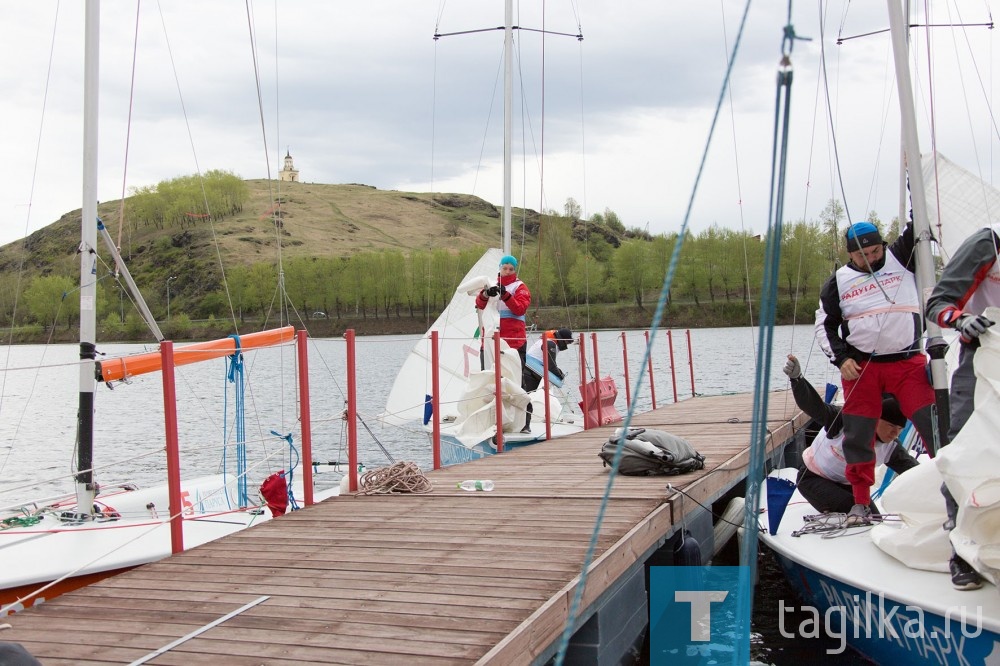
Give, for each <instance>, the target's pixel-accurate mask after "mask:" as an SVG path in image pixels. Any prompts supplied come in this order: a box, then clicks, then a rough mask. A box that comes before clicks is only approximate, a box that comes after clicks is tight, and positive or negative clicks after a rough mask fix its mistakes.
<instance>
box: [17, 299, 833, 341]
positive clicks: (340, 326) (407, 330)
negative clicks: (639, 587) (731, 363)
mask: <svg viewBox="0 0 1000 666" xmlns="http://www.w3.org/2000/svg"><path fill="white" fill-rule="evenodd" d="M655 305H656V304H655V303H652V304H649V305H647V306H645V307H644V308H639V307H637V306H635V305H621V304H618V305H599V306H591V307H586V306H571V307H569V308H556V307H550V308H538V309H533V310H529V312H528V323H529V325H531V324H533V325H534V326H535V328H536V329H537V330H547V329H553V328H560V327H563V326H568V327H570V328H572V329H573V330H574V331H584V330H599V329H621V330H635V329H644V328H649V327H650V324H651V322H652V318H653V314H654V312H655V310H656V307H655ZM757 305H758V304H756V303H755V304H754V308H753V312H754V318H753V319H752V320H751V317H750V309H749V308H748V307H747V306H746V304H744V303H739V302H736V301H730V302H716V303H699V304H695V303H683V304H672V305H669V306H668V307H667V309H666V312H665V313H664V316H663V320H662V322H661V323H660V327H661V328H674V329H676V328H727V327H735V326H750V325H757V324H758V323H759V321H758V319H757V317H758V313H757V309H758V308H757ZM814 311H815V304H814V303H812V302H809V303H802V302H800V303H799V307H798V315H797V316H796V314H795V312H794V311H793V308H792V303H790V302H787V301H783V302H781V303H779V305H778V311H777V314H776V318H775V319H776V322H775V323H777V324H795V323H797V324H812V322H813V314H814ZM438 314H439V313H436V312H435V313H433V314H432V315H430V316H427V317H409V316H399V317H397V316H390V317H384V316H382V317H374V316H367V317H360V316H354V315H352V316H346V315H342V316H341V317H339V318H338V317H336V316H328V317H325V318H320V317H314V318H311V319H309V320H306V321H303V322H301V323H300V322H293V324H294V325H295V327H296V329H301V328H305V329H306V330H308V331H309V335H310V336H311V337H314V338H331V337H340V336H342V335H343V334H344V332H345V331H347V330H348V329H353V330H354V332H355V334H357V335H419V334H421V333H423V332H425V331H426V330H427V329H429V328H430V327H431V325H432V324H433V323H434V320H435V319H436V318H437V316H438ZM223 325H224V322H221V321H218V320H216V321H212V322H199V321H193V322H190V324H189V326H187V327H186V328H185V330H183V331H180V330H171V326H170V323H169V322H160V327H161V328H162V329H163V332H164V335H166V336H167V338H168V339H172V340H210V339H215V338H220V337H225V336H227V335H229V334H230V333H231V332H232V331H231V329H229V328H223ZM277 325H278V324H277V323H275V322H273V321H270V322H260V321H251V320H247V321H245V322H241V323H240V326H239V328H240V330H241V331H246V332H250V331H257V330H261V329H264V328H273V327H275V326H277ZM77 336H78V332H77V330H76V327H62V326H60V327H58V328H57V329H56V330H55V331H42V330H40V329H38V328H37V327H35V328H32V329H25V330H20V331H18V330H15V331H14V332H13V334H12V335H11V336H10V339H12V341H13V342H14V343H16V344H45V343H46V342H58V343H74V342H77V341H78V339H77ZM98 341H100V342H150V341H151V338H148V339H141V340H131V339H128V338H127V337H123V336H116V335H108V334H107V332H106V331H100V330H99V331H98Z"/></svg>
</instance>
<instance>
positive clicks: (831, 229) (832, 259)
mask: <svg viewBox="0 0 1000 666" xmlns="http://www.w3.org/2000/svg"><path fill="white" fill-rule="evenodd" d="M846 216H847V214H846V213H845V212H844V207H843V206H842V205H841V203H840V202H839V201H838V200H836V199H830V201H829V202H827V204H826V208H824V209H823V212H822V213H820V215H819V219H820V221H821V223H822V225H823V232H824V234H825V235H826V240H825V243H824V246H825V248H826V252H825V255H826V258H827V261H828V262H829V264H830V265H831V266H836V265H837V261H838V260H839V259H840V250H839V248H840V228H841V223H842V222H843V221H844V220H845V219H846Z"/></svg>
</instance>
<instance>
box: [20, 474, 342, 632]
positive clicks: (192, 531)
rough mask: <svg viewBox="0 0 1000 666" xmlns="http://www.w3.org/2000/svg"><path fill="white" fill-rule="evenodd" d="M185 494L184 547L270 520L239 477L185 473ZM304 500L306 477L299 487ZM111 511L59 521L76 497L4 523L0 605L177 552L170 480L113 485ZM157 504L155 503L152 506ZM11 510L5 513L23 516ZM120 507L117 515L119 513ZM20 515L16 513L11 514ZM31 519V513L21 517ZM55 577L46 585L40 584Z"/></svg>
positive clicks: (105, 496) (101, 503) (108, 497)
mask: <svg viewBox="0 0 1000 666" xmlns="http://www.w3.org/2000/svg"><path fill="white" fill-rule="evenodd" d="M338 493H339V488H333V489H329V490H324V491H320V492H317V493H316V494H315V496H314V498H315V500H316V501H321V500H323V499H327V498H328V497H332V496H334V495H337V494H338ZM181 494H182V501H183V502H184V504H185V507H186V513H185V515H184V517H183V523H182V524H183V533H184V548H185V550H188V549H191V548H194V547H196V546H200V545H202V544H205V543H208V542H210V541H214V540H216V539H220V538H222V537H224V536H227V535H230V534H234V533H236V532H239V531H241V530H244V529H247V528H248V527H252V526H254V525H258V524H261V523H263V522H266V521H268V520H271V512H270V511H269V510H268V509H267V508H266V507H259V508H258V507H250V508H248V509H241V508H239V507H238V506H237V505H236V504H235V502H234V501H233V499H234V498H235V496H236V481H235V478H234V477H233V476H232V475H230V476H228V477H225V476H223V475H215V476H208V477H201V478H197V479H192V480H190V481H183V482H182V483H181ZM294 496H295V498H296V500H297V501H299V502H302V500H303V491H302V487H301V483H298V487H297V488H296V489H295V490H294ZM96 505H97V506H98V507H100V508H101V510H102V512H103V513H104V514H105V515H107V516H108V517H107V518H106V519H98V520H89V521H86V522H80V523H75V524H74V523H72V522H65V521H61V520H59V518H58V515H59V514H60V513H62V512H73V511H74V509H75V500H74V501H69V502H66V503H57V504H52V505H49V507H51V511H47V512H42V513H38V512H36V511H35V509H37V508H38V507H35V506H32V507H30V509H29V512H31V513H35V514H36V515H39V516H41V520H39V521H38V522H37V523H35V524H33V525H23V526H20V525H15V526H11V527H7V528H6V529H0V558H2V560H3V563H4V566H3V567H2V569H0V607H3V608H7V607H8V606H10V608H8V609H7V611H6V612H16V611H19V610H21V609H23V608H27V607H30V606H32V605H35V604H38V603H41V602H43V601H44V600H45V599H51V598H53V597H55V596H58V595H59V594H61V593H63V592H67V591H69V590H72V589H76V588H78V587H82V586H83V585H87V584H89V583H92V582H94V581H95V580H100V579H101V578H104V577H107V576H109V575H114V574H115V573H119V572H121V571H123V570H126V569H130V568H132V567H136V566H139V565H141V564H146V563H148V562H154V561H156V560H159V559H162V558H164V557H167V556H168V555H170V554H171V539H170V523H169V521H168V520H167V519H168V517H169V510H168V508H167V507H168V498H167V488H166V486H160V487H156V488H149V489H145V490H131V491H128V490H123V489H120V488H118V489H113V490H111V491H109V492H107V493H102V494H101V495H99V496H98V497H97V500H96ZM150 505H151V508H147V507H149V506H150ZM25 515H26V514H25V512H24V511H18V510H12V511H7V512H5V513H3V514H0V518H2V519H7V518H11V517H14V518H16V517H23V516H25ZM116 515H117V517H115V516H116ZM11 522H14V521H11ZM22 522H25V521H22ZM49 584H52V586H51V587H49V588H48V589H45V590H43V591H41V592H37V594H35V593H36V591H37V590H38V588H41V587H43V586H47V585H49Z"/></svg>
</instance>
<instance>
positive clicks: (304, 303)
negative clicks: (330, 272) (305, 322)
mask: <svg viewBox="0 0 1000 666" xmlns="http://www.w3.org/2000/svg"><path fill="white" fill-rule="evenodd" d="M284 269H285V295H286V296H287V297H288V300H289V301H290V302H291V303H292V304H293V305H294V306H295V307H296V308H297V309H298V311H299V312H300V313H301V314H302V315H303V316H305V317H306V318H307V319H308V318H309V317H310V316H311V314H312V312H313V311H314V310H316V309H317V308H316V306H318V305H319V304H320V303H321V302H322V297H321V295H320V283H319V280H317V279H316V274H317V261H316V259H315V258H313V257H296V258H295V259H292V260H290V261H288V262H286V263H285V265H284Z"/></svg>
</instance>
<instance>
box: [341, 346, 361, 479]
mask: <svg viewBox="0 0 1000 666" xmlns="http://www.w3.org/2000/svg"><path fill="white" fill-rule="evenodd" d="M344 339H345V340H347V464H348V465H349V466H350V468H351V469H350V471H349V472H348V477H347V478H348V486H347V488H348V490H350V491H351V492H352V493H356V492H358V382H357V376H356V369H357V368H356V364H355V357H354V351H355V349H354V329H353V328H349V329H347V330H346V331H344Z"/></svg>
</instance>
